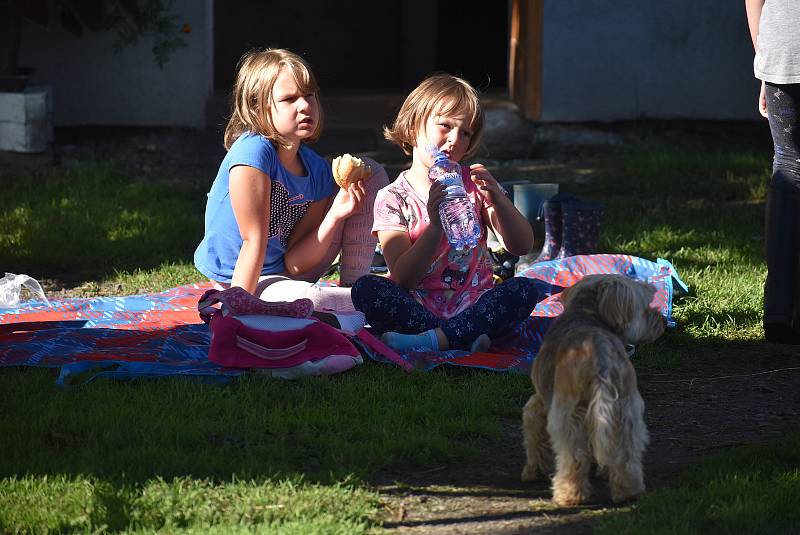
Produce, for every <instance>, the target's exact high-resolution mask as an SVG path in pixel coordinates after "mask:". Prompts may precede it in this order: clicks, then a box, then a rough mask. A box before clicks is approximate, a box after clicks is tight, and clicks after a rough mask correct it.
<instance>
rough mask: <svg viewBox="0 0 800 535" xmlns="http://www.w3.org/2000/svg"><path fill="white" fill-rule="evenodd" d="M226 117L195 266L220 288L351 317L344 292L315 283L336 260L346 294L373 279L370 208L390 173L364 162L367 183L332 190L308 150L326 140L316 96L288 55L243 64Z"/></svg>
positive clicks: (309, 77) (266, 53)
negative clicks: (303, 300)
mask: <svg viewBox="0 0 800 535" xmlns="http://www.w3.org/2000/svg"><path fill="white" fill-rule="evenodd" d="M231 108H232V109H231V118H230V120H229V121H228V125H227V127H226V129H225V140H224V144H225V148H226V149H227V150H228V153H227V155H226V156H225V158H224V159H223V161H222V164H221V165H220V168H219V171H218V173H217V177H216V179H215V180H214V183H213V185H212V186H211V190H210V192H209V193H208V201H207V204H206V212H205V235H204V237H203V240H202V242H201V243H200V245H199V246H198V247H197V250H196V251H195V255H194V262H195V266H196V267H197V269H198V270H199V271H200V272H201V273H202V274H203V275H205V276H206V277H208V278H209V279H211V280H212V281H214V282H215V283H216V285H217V286H218V287H221V288H225V287H229V286H239V287H241V288H244V289H245V290H247V291H248V292H250V293H252V294H254V295H256V296H258V297H261V298H262V299H265V300H267V301H283V300H293V299H297V298H300V297H308V298H311V299H312V301H314V304H315V307H316V308H329V309H338V310H341V309H352V304H351V302H350V297H349V288H324V287H320V286H317V285H316V284H313V283H314V282H316V281H317V280H318V279H319V277H320V276H321V275H322V274H323V273H325V271H326V270H327V269H328V268H329V267H330V265H331V263H332V262H333V260H334V259H335V257H336V255H337V254H341V257H340V258H341V262H340V266H341V272H340V273H341V283H342V285H343V286H349V285H350V284H352V283H353V282H354V281H355V280H356V279H357V278H358V277H359V276H361V275H364V274H365V273H367V272H368V271H369V266H370V263H371V261H372V258H373V254H374V251H375V243H376V238H375V237H374V236H372V233H371V229H372V205H373V201H374V199H375V194H376V193H377V191H378V190H379V189H380V188H381V187H383V186H385V185H386V184H388V177H387V176H386V172H385V171H384V170H383V168H382V167H381V166H379V165H378V164H377V163H376V162H374V161H372V160H367V161H366V163H367V164H368V165H370V167H371V168H372V170H373V176H371V177H370V178H368V179H367V180H365V181H363V182H360V183H356V184H353V185H351V186H349V187H348V188H346V189H340V188H339V187H338V186H337V185H336V183H335V182H334V180H333V175H332V172H331V166H330V164H329V163H328V162H326V161H325V160H324V159H323V158H322V157H320V156H319V155H318V154H317V153H316V152H314V151H313V150H312V149H311V148H309V147H308V143H311V142H313V141H315V140H316V139H318V138H319V136H320V133H321V131H322V123H323V114H322V108H321V107H320V104H319V87H318V85H317V82H316V80H315V78H314V75H313V74H312V72H311V69H310V67H309V65H308V64H307V63H306V62H305V60H303V59H302V58H301V57H300V56H298V55H297V54H294V53H292V52H290V51H288V50H284V49H267V50H255V51H251V52H249V53H247V54H245V56H244V57H243V58H242V59H241V60H240V62H239V66H238V73H237V77H236V83H235V85H234V88H233V95H232V106H231Z"/></svg>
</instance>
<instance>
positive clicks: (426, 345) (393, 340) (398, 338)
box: [381, 329, 439, 352]
mask: <svg viewBox="0 0 800 535" xmlns="http://www.w3.org/2000/svg"><path fill="white" fill-rule="evenodd" d="M381 342H383V343H384V344H386V345H387V346H389V347H391V348H392V349H395V350H397V351H401V352H402V351H406V350H408V349H412V348H414V349H416V348H422V349H429V350H433V351H438V350H439V338H438V337H437V336H436V331H435V330H434V329H429V330H427V331H424V332H421V333H419V334H400V333H396V332H394V331H390V332H386V333H383V335H382V336H381Z"/></svg>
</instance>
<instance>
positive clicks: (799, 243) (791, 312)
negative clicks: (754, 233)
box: [764, 186, 800, 344]
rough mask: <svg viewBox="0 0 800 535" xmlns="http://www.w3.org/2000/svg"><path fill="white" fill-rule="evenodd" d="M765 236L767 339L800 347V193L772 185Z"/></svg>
mask: <svg viewBox="0 0 800 535" xmlns="http://www.w3.org/2000/svg"><path fill="white" fill-rule="evenodd" d="M764 234H765V244H766V259H767V280H766V282H765V283H764V337H765V338H766V339H767V341H768V342H773V343H777V344H800V332H798V327H799V326H800V325H798V324H797V317H798V315H800V310H799V309H800V303H798V292H800V287H799V286H800V255H799V254H798V250H799V249H800V193H798V192H796V191H795V190H794V189H793V188H790V187H785V186H784V187H778V188H776V187H774V186H770V189H769V192H768V193H767V206H766V212H765V220H764Z"/></svg>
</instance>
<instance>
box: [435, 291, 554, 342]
mask: <svg viewBox="0 0 800 535" xmlns="http://www.w3.org/2000/svg"><path fill="white" fill-rule="evenodd" d="M539 299H540V294H539V290H538V289H537V284H536V282H535V280H534V279H529V278H527V277H511V278H510V279H508V280H506V281H505V282H502V283H500V284H498V285H497V286H495V287H494V288H492V289H491V290H489V291H487V292H486V293H484V294H483V295H482V296H481V297H480V299H478V301H477V302H476V303H475V304H474V305H472V306H471V307H469V308H467V309H466V310H464V311H462V312H460V313H459V314H457V315H455V316H453V317H452V318H450V319H448V320H445V321H443V322H442V323H441V329H442V331H443V332H444V334H445V336H446V337H447V340H448V342H449V344H450V347H452V348H454V349H473V350H476V348H475V347H474V342H475V340H476V339H477V338H478V337H479V336H481V335H486V336H488V337H489V339H491V338H497V337H500V336H502V335H504V334H507V333H509V332H511V331H512V330H514V329H515V328H516V327H517V326H518V325H519V324H520V323H522V322H523V321H524V320H525V318H527V317H528V316H530V314H531V312H532V311H533V309H534V307H536V303H538V302H539ZM480 349H485V348H480Z"/></svg>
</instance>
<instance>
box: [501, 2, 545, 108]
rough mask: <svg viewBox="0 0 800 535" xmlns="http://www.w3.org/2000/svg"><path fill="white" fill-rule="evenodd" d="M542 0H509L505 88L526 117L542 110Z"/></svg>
mask: <svg viewBox="0 0 800 535" xmlns="http://www.w3.org/2000/svg"><path fill="white" fill-rule="evenodd" d="M543 18H544V0H511V17H510V20H509V26H510V28H509V61H508V64H509V72H508V89H509V93H510V94H511V98H512V99H513V100H514V102H515V103H516V104H517V106H519V108H520V110H521V111H522V113H523V115H524V116H525V118H527V119H531V120H534V121H535V120H538V119H539V118H540V116H541V111H542V21H543Z"/></svg>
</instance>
